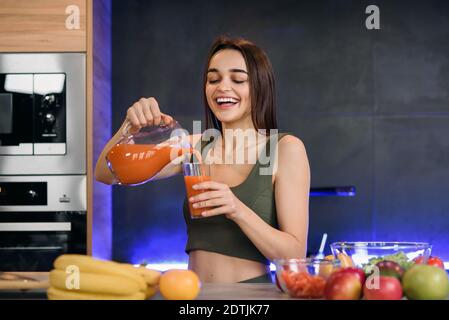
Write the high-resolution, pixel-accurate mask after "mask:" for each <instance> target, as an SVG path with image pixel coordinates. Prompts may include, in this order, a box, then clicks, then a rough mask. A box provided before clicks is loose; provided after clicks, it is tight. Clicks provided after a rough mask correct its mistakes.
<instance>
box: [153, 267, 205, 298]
mask: <svg viewBox="0 0 449 320" xmlns="http://www.w3.org/2000/svg"><path fill="white" fill-rule="evenodd" d="M200 289H201V281H200V279H199V278H198V276H197V274H196V273H195V272H193V271H192V270H178V269H172V270H168V271H166V272H164V273H163V274H162V276H161V278H160V280H159V291H160V293H161V295H162V296H163V297H164V299H167V300H193V299H195V298H196V297H197V296H198V294H199V293H200Z"/></svg>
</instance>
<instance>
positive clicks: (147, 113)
mask: <svg viewBox="0 0 449 320" xmlns="http://www.w3.org/2000/svg"><path fill="white" fill-rule="evenodd" d="M139 102H140V103H141V104H142V112H143V115H144V117H145V125H148V126H151V125H152V124H153V120H154V117H153V115H152V114H151V109H150V101H149V99H145V98H142V99H140V100H139Z"/></svg>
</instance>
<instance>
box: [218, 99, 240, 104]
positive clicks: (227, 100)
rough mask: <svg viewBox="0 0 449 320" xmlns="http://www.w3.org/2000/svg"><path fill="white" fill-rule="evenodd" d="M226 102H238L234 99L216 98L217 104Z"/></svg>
mask: <svg viewBox="0 0 449 320" xmlns="http://www.w3.org/2000/svg"><path fill="white" fill-rule="evenodd" d="M226 102H230V103H237V102H238V100H237V99H234V98H217V103H226Z"/></svg>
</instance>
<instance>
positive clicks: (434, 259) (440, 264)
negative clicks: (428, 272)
mask: <svg viewBox="0 0 449 320" xmlns="http://www.w3.org/2000/svg"><path fill="white" fill-rule="evenodd" d="M427 264H429V265H431V266H436V267H438V268H441V269H444V263H443V260H441V259H440V258H438V257H430V258H429V260H427Z"/></svg>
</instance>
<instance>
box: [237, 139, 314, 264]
mask: <svg viewBox="0 0 449 320" xmlns="http://www.w3.org/2000/svg"><path fill="white" fill-rule="evenodd" d="M278 152H279V154H278V155H279V157H278V159H279V161H278V165H277V168H278V169H277V172H276V173H275V174H276V175H275V198H276V211H277V218H278V222H279V228H280V230H278V229H275V228H273V227H271V226H270V225H268V224H267V223H266V222H265V221H263V220H262V219H261V218H260V217H259V216H258V215H257V214H256V213H255V212H254V211H252V210H251V209H250V208H248V207H247V206H245V205H243V203H242V205H243V206H242V209H241V213H240V214H237V215H235V218H234V221H235V222H236V223H237V224H238V225H239V226H240V228H241V229H242V231H243V232H244V233H245V234H246V235H247V237H248V238H249V239H250V240H251V241H252V242H253V243H254V245H255V246H256V247H257V248H258V249H259V251H260V252H261V253H262V254H263V255H264V256H265V257H267V258H268V259H270V260H273V259H276V258H303V257H305V256H306V251H307V235H308V225H309V192H310V168H309V162H308V159H307V153H306V150H305V147H304V144H303V143H302V142H301V140H299V139H298V138H296V137H294V136H285V137H283V138H282V139H281V140H280V141H279V145H278Z"/></svg>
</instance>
